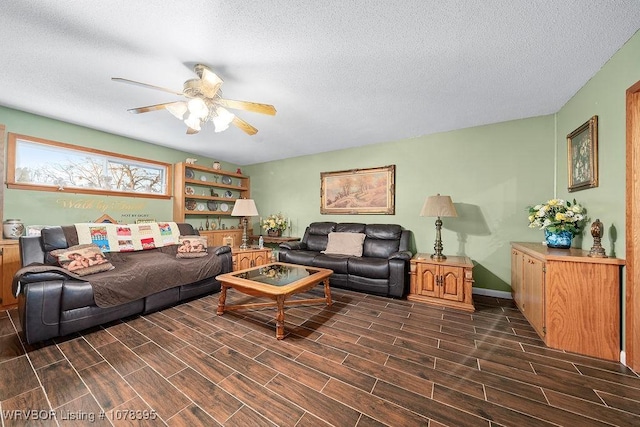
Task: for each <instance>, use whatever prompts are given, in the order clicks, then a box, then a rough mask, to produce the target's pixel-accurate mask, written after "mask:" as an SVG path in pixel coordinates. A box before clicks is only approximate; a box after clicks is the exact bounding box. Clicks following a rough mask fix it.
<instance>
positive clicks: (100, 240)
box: [74, 222, 180, 252]
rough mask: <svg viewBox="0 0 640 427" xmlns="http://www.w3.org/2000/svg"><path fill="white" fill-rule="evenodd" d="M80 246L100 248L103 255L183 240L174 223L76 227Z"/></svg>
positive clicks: (158, 246)
mask: <svg viewBox="0 0 640 427" xmlns="http://www.w3.org/2000/svg"><path fill="white" fill-rule="evenodd" d="M74 225H75V227H76V232H77V234H78V243H79V244H81V245H83V244H89V243H93V244H95V245H98V247H99V248H100V249H101V250H102V252H130V251H141V250H146V249H154V248H160V247H163V246H167V245H175V244H177V243H178V238H179V237H180V230H179V229H178V224H176V223H175V222H152V223H145V224H107V223H81V224H74Z"/></svg>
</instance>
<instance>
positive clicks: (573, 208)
mask: <svg viewBox="0 0 640 427" xmlns="http://www.w3.org/2000/svg"><path fill="white" fill-rule="evenodd" d="M528 209H529V228H539V229H540V230H547V231H549V232H551V233H558V232H560V231H568V232H570V233H571V234H572V235H573V236H575V235H576V234H579V233H580V231H581V230H582V227H583V226H584V222H585V220H586V217H585V216H584V213H585V210H584V208H583V207H582V206H581V205H579V204H578V203H576V201H575V199H574V200H573V204H572V203H570V202H568V201H566V200H563V199H551V200H549V201H548V202H547V203H545V204H544V205H535V206H529V207H528Z"/></svg>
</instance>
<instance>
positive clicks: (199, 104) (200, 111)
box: [187, 98, 209, 119]
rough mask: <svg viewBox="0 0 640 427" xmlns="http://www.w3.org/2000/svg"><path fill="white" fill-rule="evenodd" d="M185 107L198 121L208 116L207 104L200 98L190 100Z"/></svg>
mask: <svg viewBox="0 0 640 427" xmlns="http://www.w3.org/2000/svg"><path fill="white" fill-rule="evenodd" d="M187 107H188V109H189V112H190V113H191V115H192V116H196V117H198V118H199V119H204V118H205V117H207V116H208V115H209V108H208V107H207V104H206V103H205V102H204V101H203V100H202V99H200V98H193V99H190V100H189V102H188V103H187Z"/></svg>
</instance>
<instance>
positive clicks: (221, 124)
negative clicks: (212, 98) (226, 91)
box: [211, 107, 236, 132]
mask: <svg viewBox="0 0 640 427" xmlns="http://www.w3.org/2000/svg"><path fill="white" fill-rule="evenodd" d="M235 117H236V116H235V115H234V114H232V113H231V112H229V110H227V109H226V108H222V107H217V108H216V116H214V117H213V118H212V119H211V121H212V122H213V124H214V126H215V132H223V131H225V130H227V129H229V125H230V124H231V122H232V121H233V119H234V118H235Z"/></svg>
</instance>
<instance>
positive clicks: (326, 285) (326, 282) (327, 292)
mask: <svg viewBox="0 0 640 427" xmlns="http://www.w3.org/2000/svg"><path fill="white" fill-rule="evenodd" d="M324 296H325V297H326V298H327V305H331V288H330V287H329V279H324Z"/></svg>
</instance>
